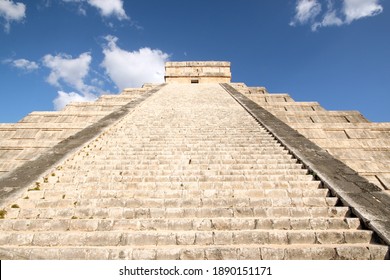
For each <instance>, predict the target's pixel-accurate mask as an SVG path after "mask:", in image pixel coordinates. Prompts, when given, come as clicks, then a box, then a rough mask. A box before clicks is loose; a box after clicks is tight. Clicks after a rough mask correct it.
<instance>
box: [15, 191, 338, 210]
mask: <svg viewBox="0 0 390 280" xmlns="http://www.w3.org/2000/svg"><path fill="white" fill-rule="evenodd" d="M328 194H329V190H328V189H312V190H310V189H309V190H305V189H265V190H258V189H250V190H242V189H231V190H228V189H224V190H215V189H204V190H196V189H194V190H190V189H188V188H186V189H185V190H180V189H176V190H172V189H169V188H165V189H164V188H158V189H157V188H145V189H140V188H134V189H133V190H132V191H130V190H127V191H123V190H122V191H121V190H119V191H112V190H91V191H80V192H78V191H67V192H59V191H57V190H56V191H50V190H46V191H30V192H26V194H25V196H24V197H23V198H21V199H19V200H17V204H18V205H19V206H21V207H23V206H25V205H33V204H36V205H39V204H40V203H42V202H43V203H44V204H47V203H53V202H58V201H62V202H63V203H65V204H66V203H69V204H73V203H74V201H75V199H77V200H83V201H84V203H86V201H87V200H89V201H90V202H91V204H95V203H94V202H93V199H94V200H98V201H99V200H103V199H117V200H118V203H121V204H123V203H124V202H127V203H129V201H131V200H134V199H136V198H137V197H141V198H143V199H142V201H143V202H144V203H148V202H150V203H152V204H161V203H163V204H164V199H168V200H167V201H169V200H174V201H175V202H176V203H185V204H188V202H186V200H188V201H192V203H193V205H196V206H198V205H199V204H205V203H206V202H207V200H208V199H213V200H215V201H216V203H221V204H222V203H224V204H229V205H230V204H232V203H233V202H234V201H245V200H248V199H252V200H253V199H258V198H266V199H271V200H272V199H286V198H291V199H294V203H297V204H298V203H299V200H297V199H296V198H302V199H303V198H321V200H322V199H323V198H325V197H326V196H327V195H328ZM145 196H147V197H145ZM156 196H157V197H158V198H156ZM162 196H163V197H162ZM144 197H145V198H144ZM169 197H171V199H169ZM177 197H183V200H178V199H177ZM306 200H309V199H306ZM306 200H305V201H306ZM219 201H221V202H219ZM336 201H337V200H336ZM257 202H258V203H261V202H260V201H257ZM168 203H169V204H171V202H168Z"/></svg>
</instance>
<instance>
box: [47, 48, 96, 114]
mask: <svg viewBox="0 0 390 280" xmlns="http://www.w3.org/2000/svg"><path fill="white" fill-rule="evenodd" d="M91 61H92V56H91V54H90V53H88V52H86V53H82V54H81V55H80V56H79V57H77V58H72V57H71V56H70V55H67V54H58V55H56V56H53V55H50V54H47V55H45V56H44V57H43V65H44V66H46V67H48V68H49V69H50V70H51V72H50V74H49V76H48V77H47V82H48V83H50V84H51V85H53V86H56V87H59V88H62V85H63V84H65V85H67V86H69V87H71V88H74V89H76V90H77V91H78V92H79V93H76V92H70V93H66V92H64V91H58V96H57V98H56V99H55V100H54V101H53V103H54V107H55V109H57V110H60V109H62V108H63V107H65V106H66V104H68V103H69V102H72V101H78V102H83V101H93V100H96V99H97V95H96V93H99V92H100V89H99V88H96V87H94V86H91V85H87V84H86V83H85V79H86V77H87V75H88V73H89V70H90V63H91Z"/></svg>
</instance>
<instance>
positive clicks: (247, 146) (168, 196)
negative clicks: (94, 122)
mask: <svg viewBox="0 0 390 280" xmlns="http://www.w3.org/2000/svg"><path fill="white" fill-rule="evenodd" d="M4 210H5V211H3V213H2V214H4V219H1V220H0V229H1V233H0V247H1V248H0V256H1V258H2V259H385V258H386V257H388V256H387V254H388V247H387V246H384V245H380V244H378V243H377V242H376V236H375V234H373V232H372V231H370V230H367V229H364V228H363V227H362V225H361V223H360V221H359V219H357V218H356V217H354V216H352V215H351V212H350V210H349V209H348V207H344V206H340V203H339V201H338V199H337V198H336V197H331V196H330V194H329V191H328V190H327V189H325V188H323V187H322V184H321V182H319V181H316V180H315V179H314V178H313V176H312V175H310V174H308V171H307V170H306V169H304V168H303V166H302V165H301V164H300V163H298V162H297V160H296V159H294V158H293V157H292V156H291V154H290V153H289V151H287V150H286V149H284V148H283V147H282V146H281V145H280V143H278V142H277V141H276V140H275V139H274V138H273V136H272V135H271V134H270V133H268V132H267V131H266V130H265V129H264V128H262V127H261V126H259V124H258V123H257V122H256V121H255V120H254V119H253V118H252V117H251V116H250V115H249V114H248V113H247V112H246V111H245V110H244V109H243V108H242V107H241V106H239V105H238V103H236V101H235V100H234V99H233V98H232V97H230V96H229V95H228V94H227V93H226V92H225V91H224V90H223V89H222V88H221V87H220V86H219V85H217V84H194V85H179V84H168V85H166V86H165V87H163V88H162V89H161V90H160V91H158V92H157V93H155V94H154V95H152V96H151V97H149V98H148V99H147V100H145V101H144V102H143V103H141V104H140V105H138V106H137V107H136V108H135V109H134V110H133V111H131V112H129V113H128V114H127V115H126V116H125V117H124V118H123V119H121V120H120V121H119V122H117V123H116V124H114V125H112V126H111V127H110V128H109V129H107V130H106V131H105V132H103V133H102V134H101V135H100V136H98V137H97V138H96V139H94V140H93V141H91V142H89V143H88V144H86V145H85V146H84V147H83V148H82V149H81V150H79V151H78V152H76V153H75V154H74V155H72V156H71V157H70V158H69V159H67V160H66V161H64V162H63V163H62V164H60V165H58V166H57V167H56V168H54V169H53V170H50V171H49V172H48V173H47V174H46V176H45V177H44V178H42V179H40V180H38V181H37V182H35V183H34V184H32V185H31V186H29V188H28V189H26V190H25V192H24V193H23V194H22V196H21V197H20V198H19V199H17V200H15V201H14V202H12V203H10V205H8V206H7V207H6V208H5V209H4Z"/></svg>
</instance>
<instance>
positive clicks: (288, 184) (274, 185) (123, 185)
mask: <svg viewBox="0 0 390 280" xmlns="http://www.w3.org/2000/svg"><path fill="white" fill-rule="evenodd" d="M74 178H76V177H74ZM68 179H69V180H68V181H66V180H64V179H62V180H61V182H58V183H57V180H56V183H53V184H48V183H42V184H40V186H41V187H40V188H41V189H42V190H47V191H54V192H60V193H61V195H60V196H61V197H62V195H64V194H69V193H72V191H70V190H69V183H72V182H73V181H74V180H73V178H68ZM75 180H76V179H75ZM49 181H50V177H49ZM320 187H321V182H320V181H262V182H239V183H237V182H226V181H225V182H104V184H103V183H102V184H101V186H100V187H99V190H101V191H111V192H118V193H119V194H120V192H121V191H122V192H123V191H125V192H128V191H130V190H134V189H138V190H150V189H152V190H157V189H169V190H183V189H186V190H189V191H191V190H205V189H215V190H226V189H242V190H253V189H264V190H265V189H307V190H309V189H311V190H312V189H318V188H320ZM73 190H74V191H77V192H78V193H79V192H81V193H82V192H84V191H86V192H89V191H98V190H97V184H96V183H92V182H83V184H82V185H75V187H74V189H73ZM35 193H39V192H36V191H30V192H28V196H31V195H32V196H36V194H35ZM38 196H39V195H38ZM41 197H44V196H40V198H41ZM72 197H74V196H72Z"/></svg>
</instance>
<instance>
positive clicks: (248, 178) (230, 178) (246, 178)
mask: <svg viewBox="0 0 390 280" xmlns="http://www.w3.org/2000/svg"><path fill="white" fill-rule="evenodd" d="M71 178H74V177H73V176H72V177H71ZM64 179H65V180H66V182H68V181H69V180H68V179H66V177H64ZM59 180H60V182H61V178H59ZM108 181H111V182H112V181H115V182H181V183H183V184H184V183H185V182H230V183H236V182H259V181H260V182H262V181H313V176H310V175H306V174H293V175H289V174H271V175H215V176H201V175H199V176H126V177H125V176H118V175H116V176H113V177H104V176H102V177H100V176H99V173H98V172H97V173H95V174H93V175H92V176H85V175H84V176H83V175H82V174H81V176H80V175H79V176H78V177H75V179H74V180H73V182H89V183H93V182H95V183H99V182H102V183H104V182H108Z"/></svg>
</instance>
